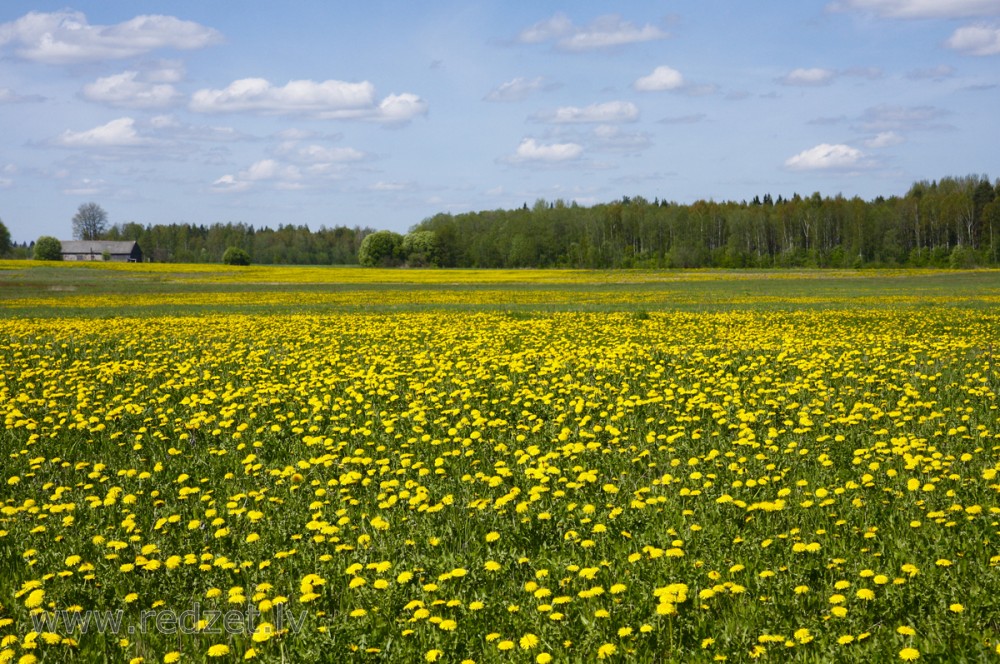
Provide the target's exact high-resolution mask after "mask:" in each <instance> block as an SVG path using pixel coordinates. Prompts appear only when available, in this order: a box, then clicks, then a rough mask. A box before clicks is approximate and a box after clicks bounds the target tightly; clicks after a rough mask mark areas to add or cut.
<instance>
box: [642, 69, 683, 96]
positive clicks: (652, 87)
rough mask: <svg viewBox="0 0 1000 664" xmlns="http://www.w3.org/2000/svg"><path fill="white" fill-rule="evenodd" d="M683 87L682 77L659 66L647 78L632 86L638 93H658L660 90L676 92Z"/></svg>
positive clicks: (674, 70)
mask: <svg viewBox="0 0 1000 664" xmlns="http://www.w3.org/2000/svg"><path fill="white" fill-rule="evenodd" d="M683 85H684V76H683V75H682V74H681V73H680V72H679V71H677V70H676V69H674V68H673V67H668V66H666V65H661V66H659V67H657V68H656V69H654V70H653V73H651V74H649V75H648V76H643V77H642V78H639V79H637V80H636V81H635V83H633V84H632V87H633V88H635V89H636V90H639V91H640V92H659V91H661V90H676V89H677V88H679V87H681V86H683Z"/></svg>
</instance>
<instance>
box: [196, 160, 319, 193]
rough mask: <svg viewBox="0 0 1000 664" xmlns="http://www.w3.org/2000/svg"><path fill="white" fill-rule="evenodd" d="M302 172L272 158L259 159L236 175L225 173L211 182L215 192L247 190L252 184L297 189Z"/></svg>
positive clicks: (295, 167)
mask: <svg viewBox="0 0 1000 664" xmlns="http://www.w3.org/2000/svg"><path fill="white" fill-rule="evenodd" d="M301 179H302V172H301V171H300V170H299V168H298V167H297V166H293V165H290V164H282V163H281V162H278V161H275V160H274V159H261V160H260V161H257V162H254V163H253V164H251V165H250V167H249V168H247V169H246V170H244V171H240V172H239V173H238V174H236V175H232V174H226V175H223V176H222V177H220V178H219V179H217V180H216V181H215V182H213V183H212V189H213V190H214V191H217V192H240V191H247V190H248V189H250V188H251V187H252V186H254V184H257V183H266V184H271V185H273V186H274V187H276V188H278V189H299V188H301V187H302V184H301V182H300V180H301Z"/></svg>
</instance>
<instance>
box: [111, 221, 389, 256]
mask: <svg viewBox="0 0 1000 664" xmlns="http://www.w3.org/2000/svg"><path fill="white" fill-rule="evenodd" d="M372 232H373V229H371V228H358V227H354V228H348V227H346V226H336V227H334V228H320V229H319V230H316V231H311V230H309V227H308V226H293V225H291V224H288V225H282V226H278V228H277V229H271V228H268V227H264V228H260V229H255V228H254V227H253V226H249V225H247V224H243V223H228V224H212V225H210V226H204V225H196V224H155V225H146V226H143V225H142V224H138V223H134V222H129V223H125V224H117V225H114V226H112V227H111V228H110V229H109V230H108V231H107V232H105V233H103V234H102V236H101V237H102V239H105V240H135V241H136V242H138V243H139V248H140V249H142V255H143V256H144V257H145V259H146V260H152V261H154V262H157V263H171V262H172V263H218V262H219V261H221V260H222V255H223V254H224V253H225V252H226V249H228V248H229V247H237V248H239V249H242V250H244V251H246V252H247V253H248V254H249V255H250V256H251V259H252V260H253V262H254V263H262V264H268V265H272V264H284V265H296V264H297V265H350V264H356V263H357V262H358V250H359V249H360V248H361V242H362V240H364V238H365V236H366V235H368V234H370V233H372Z"/></svg>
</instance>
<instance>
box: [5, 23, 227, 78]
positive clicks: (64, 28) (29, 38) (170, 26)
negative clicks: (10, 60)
mask: <svg viewBox="0 0 1000 664" xmlns="http://www.w3.org/2000/svg"><path fill="white" fill-rule="evenodd" d="M221 40H222V35H221V34H220V33H219V32H217V31H216V30H213V29H212V28H208V27H205V26H203V25H200V24H198V23H195V22H194V21H183V20H181V19H179V18H176V17H173V16H162V15H144V16H136V17H135V18H133V19H130V20H128V21H125V22H123V23H117V24H115V25H91V24H90V23H88V21H87V17H86V16H85V15H84V14H83V13H82V12H77V11H72V10H69V9H64V10H61V11H57V12H49V13H46V12H29V13H28V14H25V15H24V16H22V17H21V18H19V19H17V20H15V21H11V22H8V23H3V24H0V47H5V46H11V47H12V48H13V52H14V55H15V56H17V57H18V58H21V59H23V60H30V61H33V62H41V63H44V64H54V65H66V64H77V63H80V62H93V61H97V60H117V59H121V58H130V57H134V56H137V55H142V54H144V53H150V52H152V51H155V50H158V49H164V48H172V49H180V50H192V49H199V48H204V47H205V46H209V45H212V44H216V43H218V42H220V41H221Z"/></svg>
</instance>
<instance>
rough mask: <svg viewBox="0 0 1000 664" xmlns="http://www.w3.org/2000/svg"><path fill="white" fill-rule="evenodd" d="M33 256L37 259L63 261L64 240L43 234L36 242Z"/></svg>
mask: <svg viewBox="0 0 1000 664" xmlns="http://www.w3.org/2000/svg"><path fill="white" fill-rule="evenodd" d="M33 257H34V259H35V260H36V261H61V260H62V259H63V257H62V242H60V241H59V240H57V239H56V238H54V237H52V236H51V235H43V236H42V237H40V238H38V240H37V241H36V242H35V251H34V254H33Z"/></svg>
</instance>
